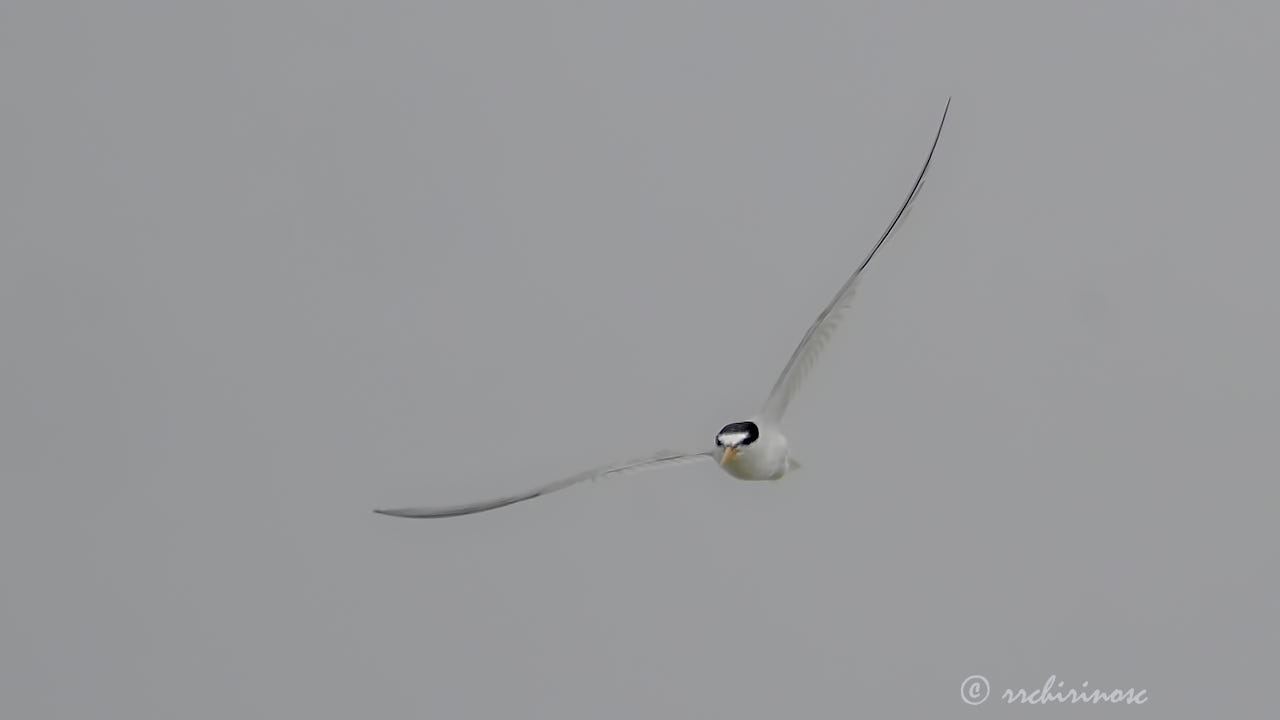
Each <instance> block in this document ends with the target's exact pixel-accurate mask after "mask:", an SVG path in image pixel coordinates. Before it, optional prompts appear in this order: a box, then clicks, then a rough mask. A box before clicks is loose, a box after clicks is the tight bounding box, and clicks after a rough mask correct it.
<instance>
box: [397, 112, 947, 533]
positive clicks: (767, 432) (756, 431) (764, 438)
mask: <svg viewBox="0 0 1280 720" xmlns="http://www.w3.org/2000/svg"><path fill="white" fill-rule="evenodd" d="M950 108H951V99H950V98H948V99H947V105H946V107H945V108H943V111H942V121H941V122H939V123H938V131H937V132H936V133H935V134H934V136H933V145H932V146H930V148H929V154H928V156H927V157H926V158H925V161H924V166H923V167H921V168H920V173H919V175H917V176H916V181H915V183H914V184H913V185H912V186H911V192H910V193H908V194H907V199H906V200H904V201H903V202H902V206H901V207H900V208H898V212H897V214H895V215H894V216H893V220H891V221H890V222H889V226H888V227H887V228H885V230H884V233H882V234H881V235H880V239H879V240H878V241H877V242H876V244H875V246H874V247H872V248H871V252H869V253H867V256H866V258H865V259H863V261H862V264H860V265H858V269H856V270H854V271H853V274H852V275H850V276H849V279H848V280H846V281H845V283H844V285H843V286H841V287H840V291H839V292H837V293H836V296H835V297H834V298H832V300H831V302H830V303H828V304H827V306H826V307H825V308H823V310H822V312H821V313H819V314H818V318H817V319H816V320H814V321H813V324H812V325H810V326H809V329H808V330H807V331H806V332H805V334H804V337H803V338H801V340H800V345H799V346H798V347H796V349H795V352H793V353H791V358H790V359H789V360H787V364H786V366H785V367H783V368H782V374H780V375H779V376H778V380H777V382H775V383H774V384H773V389H772V390H771V391H770V392H769V397H768V398H767V399H766V400H765V402H764V407H762V408H761V410H760V412H759V413H757V414H756V415H755V416H754V417H752V418H751V419H750V420H744V421H742V422H735V423H729V424H728V425H725V426H724V427H723V428H721V429H720V432H718V433H716V438H715V448H714V449H711V450H704V451H701V452H673V451H663V452H658V453H654V454H653V455H650V456H648V457H643V458H638V459H634V460H628V461H626V462H620V463H613V464H610V465H603V466H601V467H597V468H592V469H591V470H586V471H584V472H581V473H578V474H577V475H573V476H571V477H567V478H564V479H563V480H557V481H556V482H553V483H549V484H547V485H543V486H542V487H538V488H534V489H532V490H528V491H526V492H522V493H519V494H516V495H509V496H506V497H500V498H494V499H491V500H481V501H479V502H473V503H468V504H465V505H452V506H443V507H410V508H397V509H393V510H375V511H374V512H377V513H382V514H383V515H394V516H397V517H408V518H437V517H453V516H457V515H469V514H471V513H478V512H483V511H485V510H493V509H495V508H500V507H504V506H507V505H512V504H514V503H518V502H521V501H524V500H531V499H533V498H536V497H539V496H542V495H546V494H548V493H553V492H555V491H557V490H563V489H564V488H567V487H569V486H571V485H576V484H578V483H580V482H583V481H586V480H593V479H597V478H603V477H609V476H612V475H619V474H622V473H627V472H631V471H635V470H641V469H647V468H654V467H659V466H667V465H675V464H679V463H684V462H692V461H694V460H701V459H704V458H707V459H712V460H716V461H717V462H719V464H720V467H722V468H723V469H724V470H725V472H727V473H729V474H730V475H732V476H733V477H736V478H739V479H741V480H778V479H779V478H781V477H782V476H783V475H785V474H786V473H787V472H789V471H791V470H794V469H795V468H798V467H800V463H798V462H797V461H796V459H795V458H794V457H792V456H791V448H790V446H789V445H788V444H787V438H786V436H784V435H783V434H782V429H781V426H780V424H781V421H782V415H783V413H784V412H785V411H786V409H787V405H788V404H789V403H790V402H791V397H792V396H793V395H794V394H795V392H796V390H797V389H799V387H800V383H801V382H802V381H803V380H804V377H805V375H806V374H807V373H808V372H809V369H810V368H811V367H812V366H813V363H814V361H815V360H817V358H818V355H819V354H820V353H821V352H822V348H823V346H824V345H826V342H827V340H828V339H829V338H830V337H831V334H832V333H833V332H835V329H836V326H837V324H838V323H839V322H840V315H841V313H842V311H843V310H844V309H845V308H847V307H848V306H849V303H850V302H851V301H852V300H853V292H854V286H855V284H856V283H857V281H858V278H859V277H861V276H862V272H863V271H864V270H866V268H867V265H868V264H870V263H871V258H873V257H875V255H876V253H877V252H878V251H879V250H880V247H881V246H883V245H884V244H885V241H886V240H888V239H889V237H890V236H891V235H893V233H894V231H895V230H897V229H898V227H899V226H901V224H902V221H903V219H904V218H906V216H907V214H908V212H909V211H910V210H911V204H912V202H913V201H914V200H915V199H916V196H917V195H919V194H920V188H921V187H922V186H923V185H924V178H925V174H926V173H927V172H928V171H929V163H930V162H931V161H932V160H933V153H934V150H936V149H937V147H938V139H939V138H941V137H942V126H943V125H944V124H945V123H946V121H947V111H948V110H950Z"/></svg>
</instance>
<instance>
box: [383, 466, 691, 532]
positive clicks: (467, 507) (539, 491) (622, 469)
mask: <svg viewBox="0 0 1280 720" xmlns="http://www.w3.org/2000/svg"><path fill="white" fill-rule="evenodd" d="M714 455H715V453H713V452H710V451H707V452H674V451H671V450H664V451H662V452H658V453H654V454H653V455H650V456H648V457H643V458H637V459H634V460H627V461H625V462H620V463H612V464H610V465H601V466H600V467H596V468H592V469H590V470H585V471H583V472H580V473H578V474H577V475H571V476H569V477H567V478H563V479H561V480H556V481H555V482H552V483H547V484H546V485H542V486H540V487H536V488H534V489H532V490H527V491H525V492H522V493H517V494H515V495H507V496H505V497H500V498H493V499H491V500H480V501H478V502H472V503H466V504H464V505H447V506H440V507H407V508H395V509H390V510H374V512H376V513H381V514H383V515H393V516H395V517H407V518H440V517H456V516H458V515H470V514H472V513H478V512H484V511H486V510H495V509H497V508H500V507H506V506H507V505H514V504H515V503H518V502H523V501H525V500H532V499H533V498H536V497H541V496H543V495H548V494H550V493H553V492H556V491H558V490H563V489H565V488H567V487H570V486H572V485H577V484H578V483H581V482H585V481H587V480H596V479H599V478H604V477H609V476H612V475H621V474H624V473H629V472H633V471H636V470H646V469H650V468H655V467H660V466H668V465H678V464H681V463H687V462H692V461H694V460H698V459H701V458H711V457H714Z"/></svg>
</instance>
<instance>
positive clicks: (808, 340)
mask: <svg viewBox="0 0 1280 720" xmlns="http://www.w3.org/2000/svg"><path fill="white" fill-rule="evenodd" d="M950 109H951V98H947V106H946V108H944V109H943V111H942V122H939V123H938V132H937V133H936V134H934V136H933V145H932V146H931V147H930V148H929V155H928V157H926V158H925V161H924V166H923V167H921V168H920V174H919V175H917V176H916V181H915V184H914V185H912V186H911V192H910V193H909V194H908V195H907V199H906V200H904V201H903V202H902V207H900V208H898V213H897V214H896V215H894V216H893V220H891V221H890V222H889V227H887V228H885V230H884V233H883V234H882V235H880V240H879V241H878V242H876V244H875V247H873V248H871V252H870V253H867V257H866V258H865V259H864V260H863V261H862V264H861V265H859V266H858V269H857V270H854V271H853V274H852V275H850V276H849V279H848V280H846V281H845V283H844V285H843V286H842V287H841V288H840V291H839V292H837V293H836V296H835V297H834V298H832V300H831V303H830V304H828V305H827V306H826V307H825V308H823V310H822V312H821V313H819V314H818V319H817V320H814V321H813V325H810V326H809V330H808V331H807V332H805V334H804V338H802V339H801V340H800V345H799V346H798V347H796V349H795V352H793V353H791V359H790V360H788V361H787V365H786V367H784V368H782V374H781V375H779V376H778V381H777V382H775V383H774V384H773V390H771V391H770V392H769V398H768V399H767V400H765V403H764V408H763V409H762V410H761V411H760V415H761V417H763V418H765V419H768V420H770V421H772V422H774V423H777V422H778V421H780V420H781V419H782V414H783V413H784V412H786V409H787V405H788V404H790V402H791V397H792V396H793V395H795V392H796V390H797V389H798V388H799V387H800V384H801V383H802V382H803V381H804V377H805V375H807V374H808V372H809V369H810V368H811V367H813V363H814V361H816V360H817V359H818V355H819V354H821V352H822V348H823V347H824V346H825V345H826V344H827V340H828V339H830V337H831V334H832V333H834V332H835V330H836V326H837V325H838V324H839V323H840V318H841V314H842V313H843V312H844V310H845V308H847V307H848V306H849V303H850V302H851V301H852V300H853V291H854V286H855V285H856V283H857V281H858V278H859V277H861V276H862V271H863V270H865V269H867V265H868V264H870V263H871V258H873V257H875V255H876V252H878V251H879V250H880V247H881V246H882V245H884V243H885V241H886V240H888V239H889V236H890V235H893V233H894V231H895V230H897V229H898V227H900V226H901V225H902V220H903V219H904V218H906V216H907V213H908V212H910V210H911V203H912V202H913V201H914V200H915V199H916V196H917V195H919V194H920V188H921V186H923V185H924V176H925V173H927V172H928V171H929V163H930V162H931V161H932V160H933V151H934V150H936V149H937V147H938V139H939V138H940V137H942V126H943V124H945V123H946V122H947V110H950Z"/></svg>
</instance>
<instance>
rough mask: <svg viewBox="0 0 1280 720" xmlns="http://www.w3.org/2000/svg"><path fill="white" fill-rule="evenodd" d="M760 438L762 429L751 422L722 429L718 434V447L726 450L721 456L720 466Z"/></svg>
mask: <svg viewBox="0 0 1280 720" xmlns="http://www.w3.org/2000/svg"><path fill="white" fill-rule="evenodd" d="M759 438H760V428H759V427H758V426H757V425H756V424H755V423H753V422H751V421H750V420H746V421H744V422H736V423H729V424H728V425H725V426H724V427H722V428H720V432H718V433H716V447H719V448H723V449H724V450H723V452H722V453H721V455H720V464H721V465H723V464H725V463H727V462H729V461H730V460H732V459H733V456H734V455H737V454H738V453H739V452H742V450H743V448H745V447H747V446H748V445H750V444H751V443H753V442H755V441H756V440H758V439H759Z"/></svg>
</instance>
